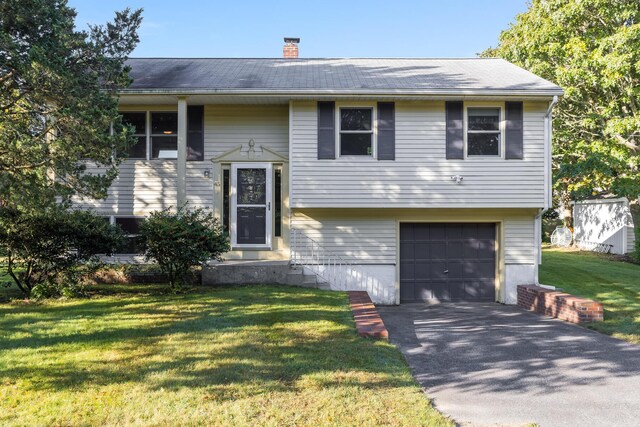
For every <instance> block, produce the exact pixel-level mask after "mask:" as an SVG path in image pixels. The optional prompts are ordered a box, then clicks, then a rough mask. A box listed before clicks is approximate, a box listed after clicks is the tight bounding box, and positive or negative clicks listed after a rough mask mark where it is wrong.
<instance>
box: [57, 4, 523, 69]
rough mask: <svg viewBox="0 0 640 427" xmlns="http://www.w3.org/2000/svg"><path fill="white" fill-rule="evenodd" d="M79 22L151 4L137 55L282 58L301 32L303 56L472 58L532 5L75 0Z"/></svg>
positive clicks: (102, 19)
mask: <svg viewBox="0 0 640 427" xmlns="http://www.w3.org/2000/svg"><path fill="white" fill-rule="evenodd" d="M69 5H70V6H71V7H74V8H75V9H76V11H77V12H78V18H77V21H76V23H77V25H78V26H79V27H80V28H83V27H85V26H86V24H87V23H91V24H98V23H104V22H106V21H107V20H110V19H111V18H112V17H113V12H114V11H115V10H119V9H123V8H125V7H127V6H129V7H131V8H143V9H144V13H143V16H144V22H143V24H142V27H141V29H140V38H141V41H140V44H139V45H138V47H137V48H136V50H135V51H134V53H133V55H132V56H136V57H149V56H173V57H281V56H282V45H283V41H282V39H283V37H285V36H287V37H300V38H301V39H302V40H301V43H300V56H301V57H308V58H310V57H472V56H475V55H476V53H478V52H481V51H482V50H484V49H485V48H487V47H489V46H494V45H495V44H496V43H497V40H498V36H499V34H500V31H501V30H503V29H505V28H507V27H508V25H509V23H511V22H513V20H514V18H515V16H516V15H517V14H518V13H521V12H524V11H526V10H527V1H526V0H440V1H437V0H428V1H426V0H424V1H419V0H414V1H404V0H387V1H377V0H370V1H362V0H342V1H334V0H313V1H305V0H298V1H275V0H273V1H248V0H236V1H233V0H231V1H229V0H227V1H218V0H214V1H206V0H200V1H198V0H178V1H176V0H171V1H168V0H106V1H104V0H99V1H96V0H69Z"/></svg>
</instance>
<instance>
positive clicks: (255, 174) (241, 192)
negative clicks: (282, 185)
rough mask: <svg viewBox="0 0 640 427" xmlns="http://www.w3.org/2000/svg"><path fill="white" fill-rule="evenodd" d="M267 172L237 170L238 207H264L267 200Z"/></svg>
mask: <svg viewBox="0 0 640 427" xmlns="http://www.w3.org/2000/svg"><path fill="white" fill-rule="evenodd" d="M266 183H267V171H266V170H265V169H238V205H264V204H265V203H266V200H267V186H266Z"/></svg>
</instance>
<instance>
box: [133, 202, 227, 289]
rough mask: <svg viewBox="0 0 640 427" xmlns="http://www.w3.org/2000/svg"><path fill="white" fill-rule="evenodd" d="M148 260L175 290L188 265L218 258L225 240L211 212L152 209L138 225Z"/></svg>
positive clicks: (184, 277)
mask: <svg viewBox="0 0 640 427" xmlns="http://www.w3.org/2000/svg"><path fill="white" fill-rule="evenodd" d="M140 236H141V237H142V242H143V245H144V247H145V256H146V258H147V259H148V260H153V261H155V262H157V263H158V265H159V266H160V269H161V270H162V272H163V273H164V274H166V275H167V276H168V279H169V285H170V286H171V289H172V290H174V291H176V290H178V289H179V288H180V286H181V285H182V284H183V283H184V282H185V280H186V277H187V274H188V273H189V270H190V269H191V268H192V267H195V266H199V265H201V264H202V263H204V262H205V261H208V260H210V259H218V260H219V259H220V256H221V255H222V254H223V253H224V252H226V251H228V250H229V240H228V238H227V236H226V234H225V233H224V230H223V229H222V227H221V226H220V224H219V222H218V220H217V219H215V218H214V216H213V214H212V213H210V212H207V211H205V210H203V209H196V210H187V209H186V208H185V207H182V208H180V209H178V210H177V212H172V211H171V210H170V209H166V210H162V211H156V212H152V213H151V215H150V216H149V218H147V219H146V220H145V221H144V222H143V223H142V225H141V226H140Z"/></svg>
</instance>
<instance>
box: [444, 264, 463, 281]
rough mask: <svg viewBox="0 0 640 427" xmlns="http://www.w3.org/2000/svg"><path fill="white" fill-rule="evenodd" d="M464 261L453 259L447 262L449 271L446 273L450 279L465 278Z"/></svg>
mask: <svg viewBox="0 0 640 427" xmlns="http://www.w3.org/2000/svg"><path fill="white" fill-rule="evenodd" d="M463 267H464V261H452V260H449V261H448V262H447V269H446V270H447V271H448V273H446V277H448V278H449V280H458V279H463V278H464V274H463V271H464V268H463Z"/></svg>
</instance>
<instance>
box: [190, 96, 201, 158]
mask: <svg viewBox="0 0 640 427" xmlns="http://www.w3.org/2000/svg"><path fill="white" fill-rule="evenodd" d="M187 160H204V106H202V105H188V106H187Z"/></svg>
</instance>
